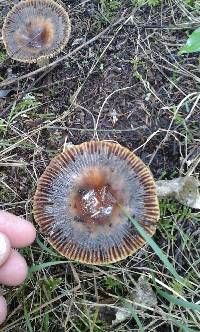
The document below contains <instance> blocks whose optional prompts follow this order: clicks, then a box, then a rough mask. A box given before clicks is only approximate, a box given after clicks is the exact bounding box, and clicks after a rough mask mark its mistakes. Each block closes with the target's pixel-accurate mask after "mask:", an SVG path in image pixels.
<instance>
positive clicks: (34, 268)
mask: <svg viewBox="0 0 200 332" xmlns="http://www.w3.org/2000/svg"><path fill="white" fill-rule="evenodd" d="M66 263H68V261H67V260H66V261H54V262H46V263H42V264H38V265H33V266H31V267H30V268H29V272H28V277H30V275H31V274H32V273H34V272H38V271H41V270H43V269H46V268H47V267H50V266H54V265H59V264H66Z"/></svg>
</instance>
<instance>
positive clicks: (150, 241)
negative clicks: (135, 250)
mask: <svg viewBox="0 0 200 332" xmlns="http://www.w3.org/2000/svg"><path fill="white" fill-rule="evenodd" d="M124 212H125V214H126V215H127V217H128V218H129V220H130V221H131V222H132V224H133V225H134V226H135V228H136V229H137V231H138V232H139V233H140V235H141V236H142V237H143V238H144V239H145V241H147V243H148V244H149V245H150V247H151V248H152V249H153V250H154V252H155V253H156V255H157V256H158V257H159V258H160V260H161V261H162V262H163V263H164V264H165V267H166V268H167V269H168V270H169V272H170V273H171V274H172V275H173V277H174V278H176V280H178V281H179V282H181V283H182V282H183V279H182V278H181V277H180V276H179V275H178V273H177V272H176V270H175V268H174V267H173V265H172V264H171V263H170V261H169V260H168V258H167V256H166V255H165V253H164V252H163V251H162V249H161V248H160V247H159V246H158V245H157V243H156V242H155V241H154V240H153V239H152V238H151V236H150V235H149V234H148V233H147V232H146V231H145V230H144V228H143V227H142V226H140V224H139V223H138V221H137V220H136V219H134V218H132V217H131V216H130V215H129V214H127V212H126V211H124Z"/></svg>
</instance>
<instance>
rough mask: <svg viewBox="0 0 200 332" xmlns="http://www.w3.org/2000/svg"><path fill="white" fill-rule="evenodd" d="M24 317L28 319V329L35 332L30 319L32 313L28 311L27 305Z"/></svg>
mask: <svg viewBox="0 0 200 332" xmlns="http://www.w3.org/2000/svg"><path fill="white" fill-rule="evenodd" d="M24 317H25V320H26V325H27V328H28V331H29V332H33V329H32V325H31V321H30V315H29V314H28V311H27V309H26V306H25V305H24Z"/></svg>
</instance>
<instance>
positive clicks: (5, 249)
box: [0, 232, 11, 266]
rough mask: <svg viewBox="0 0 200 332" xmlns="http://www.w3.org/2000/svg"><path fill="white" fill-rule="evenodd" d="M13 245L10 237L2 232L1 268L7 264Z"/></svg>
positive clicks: (0, 234)
mask: <svg viewBox="0 0 200 332" xmlns="http://www.w3.org/2000/svg"><path fill="white" fill-rule="evenodd" d="M10 251H11V245H10V241H9V239H8V237H7V236H6V235H5V234H3V233H1V232H0V266H1V265H3V264H4V263H5V261H6V260H7V258H8V256H9V255H10Z"/></svg>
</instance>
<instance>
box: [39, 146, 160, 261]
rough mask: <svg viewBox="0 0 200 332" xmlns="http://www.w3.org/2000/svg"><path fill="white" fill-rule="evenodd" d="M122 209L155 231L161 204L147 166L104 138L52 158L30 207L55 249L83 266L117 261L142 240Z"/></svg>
mask: <svg viewBox="0 0 200 332" xmlns="http://www.w3.org/2000/svg"><path fill="white" fill-rule="evenodd" d="M122 207H123V208H122ZM124 209H126V211H127V212H128V213H129V214H130V215H131V216H134V217H135V218H136V219H137V220H138V222H139V223H140V224H141V225H142V226H143V227H144V228H145V230H146V231H147V232H148V233H149V234H150V235H153V234H154V232H155V229H156V221H157V220H158V218H159V206H158V199H157V195H156V188H155V183H154V180H153V177H152V175H151V173H150V171H149V169H148V168H147V167H146V166H145V165H144V163H143V162H142V161H141V160H140V159H139V158H138V157H137V156H136V155H135V154H134V153H132V152H131V151H129V150H128V149H126V148H124V147H122V146H121V145H120V144H116V143H111V142H107V141H101V142H95V141H91V142H85V143H82V144H80V145H77V146H72V147H70V148H69V149H67V150H66V151H65V152H63V153H61V154H60V155H58V156H57V157H55V158H54V159H52V160H51V162H50V164H49V166H47V168H46V170H45V172H44V173H43V175H42V176H41V178H40V179H39V181H38V185H37V190H36V193H35V197H34V206H33V211H34V216H35V220H36V222H37V223H38V224H39V225H40V227H41V231H42V232H43V233H44V234H45V235H46V236H47V238H48V241H49V242H50V243H51V244H52V245H53V247H55V248H56V249H57V250H58V251H59V252H60V253H61V254H62V255H64V256H65V257H67V258H69V259H73V260H76V261H80V262H82V263H87V264H105V263H113V262H116V261H119V260H121V259H124V258H126V257H127V256H129V255H131V254H133V253H134V252H135V251H136V250H138V249H139V248H140V247H142V245H143V244H144V243H145V240H144V239H143V238H142V237H141V236H140V235H139V234H138V232H137V230H136V229H135V227H134V226H133V224H132V223H131V222H130V221H129V220H128V218H127V216H126V215H125V214H124Z"/></svg>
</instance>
